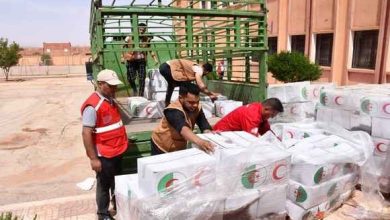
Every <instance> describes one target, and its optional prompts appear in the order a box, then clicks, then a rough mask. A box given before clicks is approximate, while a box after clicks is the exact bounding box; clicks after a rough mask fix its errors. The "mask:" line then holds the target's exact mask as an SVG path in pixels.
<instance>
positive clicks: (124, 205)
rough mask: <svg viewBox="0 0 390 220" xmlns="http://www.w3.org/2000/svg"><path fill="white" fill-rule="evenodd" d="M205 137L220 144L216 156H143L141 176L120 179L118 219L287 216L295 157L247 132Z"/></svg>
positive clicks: (179, 153) (193, 150)
mask: <svg viewBox="0 0 390 220" xmlns="http://www.w3.org/2000/svg"><path fill="white" fill-rule="evenodd" d="M200 137H201V138H203V139H206V140H209V141H211V142H213V143H214V144H215V145H216V152H215V153H214V154H212V155H208V154H206V153H204V152H203V151H200V150H198V149H196V148H191V149H187V150H183V151H177V152H173V153H168V154H162V155H157V156H153V157H145V158H140V159H138V174H133V175H124V176H117V177H116V178H115V181H116V198H117V203H118V218H119V219H129V217H130V219H142V218H152V219H160V217H161V219H166V218H168V217H169V218H171V217H172V218H183V216H185V219H199V218H200V216H207V215H212V216H210V217H217V216H219V219H237V218H235V217H241V218H242V216H247V217H248V218H246V219H262V218H263V217H267V216H269V215H273V216H277V217H279V218H282V217H284V216H285V215H286V209H285V204H286V193H287V184H288V179H289V166H290V154H288V153H286V152H285V151H283V150H281V149H278V148H275V147H273V146H271V145H270V144H269V143H266V142H264V141H263V142H262V141H260V140H259V139H258V138H256V137H255V136H252V135H250V134H248V133H245V132H222V133H218V134H202V135H200ZM173 198H175V199H173ZM201 200H202V202H200V201H201ZM165 202H167V203H169V205H162V204H165ZM157 203H158V204H157ZM199 203H202V204H199ZM195 204H197V207H194V206H195ZM179 207H181V208H179ZM162 213H163V214H162ZM179 216H180V217H179ZM191 216H196V218H192V217H191ZM211 219H212V218H211Z"/></svg>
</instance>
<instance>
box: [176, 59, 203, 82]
mask: <svg viewBox="0 0 390 220" xmlns="http://www.w3.org/2000/svg"><path fill="white" fill-rule="evenodd" d="M194 65H196V66H198V64H197V63H195V62H193V61H190V60H184V59H176V60H170V61H169V67H170V68H171V73H172V78H173V79H174V80H176V81H180V82H183V81H194V80H195V72H194V70H193V69H192V67H193V66H194Z"/></svg>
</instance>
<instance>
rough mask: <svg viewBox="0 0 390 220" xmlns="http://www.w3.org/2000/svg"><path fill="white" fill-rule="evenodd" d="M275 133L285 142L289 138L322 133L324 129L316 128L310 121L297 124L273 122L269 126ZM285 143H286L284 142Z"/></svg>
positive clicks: (301, 137)
mask: <svg viewBox="0 0 390 220" xmlns="http://www.w3.org/2000/svg"><path fill="white" fill-rule="evenodd" d="M271 128H272V130H273V132H275V135H277V136H278V137H279V139H280V140H282V141H283V142H286V141H287V140H289V139H297V140H300V139H304V138H308V137H310V136H313V135H316V134H323V133H324V130H321V129H317V128H315V127H312V126H311V124H310V123H307V124H306V123H305V124H298V123H288V124H284V123H279V124H273V125H272V126H271ZM285 144H286V143H285Z"/></svg>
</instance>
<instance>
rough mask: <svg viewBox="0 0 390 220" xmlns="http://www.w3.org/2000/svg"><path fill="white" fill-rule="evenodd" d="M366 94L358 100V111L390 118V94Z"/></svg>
mask: <svg viewBox="0 0 390 220" xmlns="http://www.w3.org/2000/svg"><path fill="white" fill-rule="evenodd" d="M379 94H380V93H378V95H368V96H366V97H364V98H362V99H361V101H360V111H362V112H364V113H366V114H368V115H370V116H373V117H382V118H390V95H379Z"/></svg>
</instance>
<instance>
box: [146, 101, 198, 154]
mask: <svg viewBox="0 0 390 220" xmlns="http://www.w3.org/2000/svg"><path fill="white" fill-rule="evenodd" d="M166 109H178V110H180V111H181V112H183V113H184V117H185V120H186V123H187V124H188V125H189V126H190V129H191V130H193V129H194V126H195V122H196V119H197V118H198V115H199V112H200V109H201V106H200V104H199V107H198V110H197V111H195V112H194V113H193V114H190V115H189V114H188V113H187V112H186V111H184V109H183V106H182V105H181V103H180V102H179V100H177V101H176V102H173V103H171V104H170V105H168V107H167V108H166ZM152 140H153V142H154V143H155V144H156V145H157V146H158V148H160V150H162V151H164V152H173V151H178V150H184V149H186V146H187V140H186V139H184V138H183V136H182V135H181V134H180V133H179V132H177V131H176V129H175V128H174V127H172V126H171V125H170V124H169V123H168V121H167V119H166V118H165V117H163V118H162V119H161V121H160V124H159V125H158V126H157V127H156V128H155V129H154V131H153V133H152Z"/></svg>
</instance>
